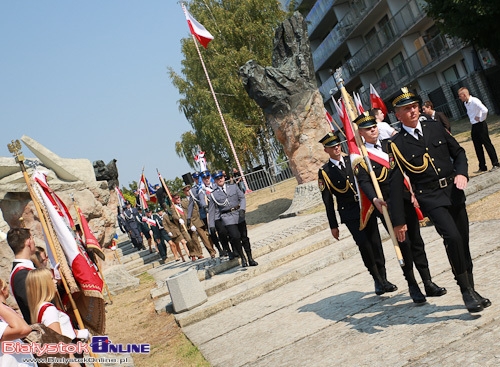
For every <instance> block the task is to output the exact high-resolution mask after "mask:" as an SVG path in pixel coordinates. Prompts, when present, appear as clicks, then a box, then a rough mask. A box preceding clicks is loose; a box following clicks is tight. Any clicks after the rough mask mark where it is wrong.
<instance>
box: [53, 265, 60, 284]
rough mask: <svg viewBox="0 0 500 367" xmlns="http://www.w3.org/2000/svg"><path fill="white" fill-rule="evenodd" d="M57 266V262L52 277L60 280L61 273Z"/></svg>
mask: <svg viewBox="0 0 500 367" xmlns="http://www.w3.org/2000/svg"><path fill="white" fill-rule="evenodd" d="M59 266H61V264H59V263H57V264H56V266H54V269H53V270H54V279H55V280H61V273H60V272H59Z"/></svg>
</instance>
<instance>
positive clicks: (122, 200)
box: [115, 186, 125, 211]
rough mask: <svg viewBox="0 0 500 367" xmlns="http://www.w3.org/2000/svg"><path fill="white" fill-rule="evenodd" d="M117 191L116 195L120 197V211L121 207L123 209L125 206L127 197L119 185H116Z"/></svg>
mask: <svg viewBox="0 0 500 367" xmlns="http://www.w3.org/2000/svg"><path fill="white" fill-rule="evenodd" d="M115 192H116V196H117V197H118V205H119V206H120V211H121V209H123V207H124V206H125V198H124V197H123V194H122V192H121V191H120V189H119V188H118V187H117V186H115Z"/></svg>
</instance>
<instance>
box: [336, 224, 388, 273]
mask: <svg viewBox="0 0 500 367" xmlns="http://www.w3.org/2000/svg"><path fill="white" fill-rule="evenodd" d="M344 224H345V225H346V226H347V229H349V232H351V234H352V237H353V238H354V242H356V245H357V246H358V248H359V253H360V254H361V258H362V259H363V263H364V264H365V266H366V268H367V269H368V271H369V272H370V274H372V275H375V274H373V268H374V267H375V268H376V269H377V271H379V272H380V271H381V270H382V271H383V273H384V274H385V257H384V250H383V248H382V241H381V240H380V233H379V230H378V223H377V216H375V215H371V216H370V219H369V220H368V223H367V225H366V227H365V228H364V229H363V230H362V231H360V230H359V219H354V220H348V221H345V223H344Z"/></svg>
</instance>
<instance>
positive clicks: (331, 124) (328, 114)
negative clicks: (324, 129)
mask: <svg viewBox="0 0 500 367" xmlns="http://www.w3.org/2000/svg"><path fill="white" fill-rule="evenodd" d="M324 110H325V117H326V121H328V123H329V124H330V128H331V129H332V131H335V128H334V127H333V117H332V115H330V112H328V110H327V109H326V108H324Z"/></svg>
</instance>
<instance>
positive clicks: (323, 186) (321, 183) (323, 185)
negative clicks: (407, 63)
mask: <svg viewBox="0 0 500 367" xmlns="http://www.w3.org/2000/svg"><path fill="white" fill-rule="evenodd" d="M318 187H319V190H320V191H321V192H323V190H324V189H325V181H323V179H321V178H320V179H318Z"/></svg>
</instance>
